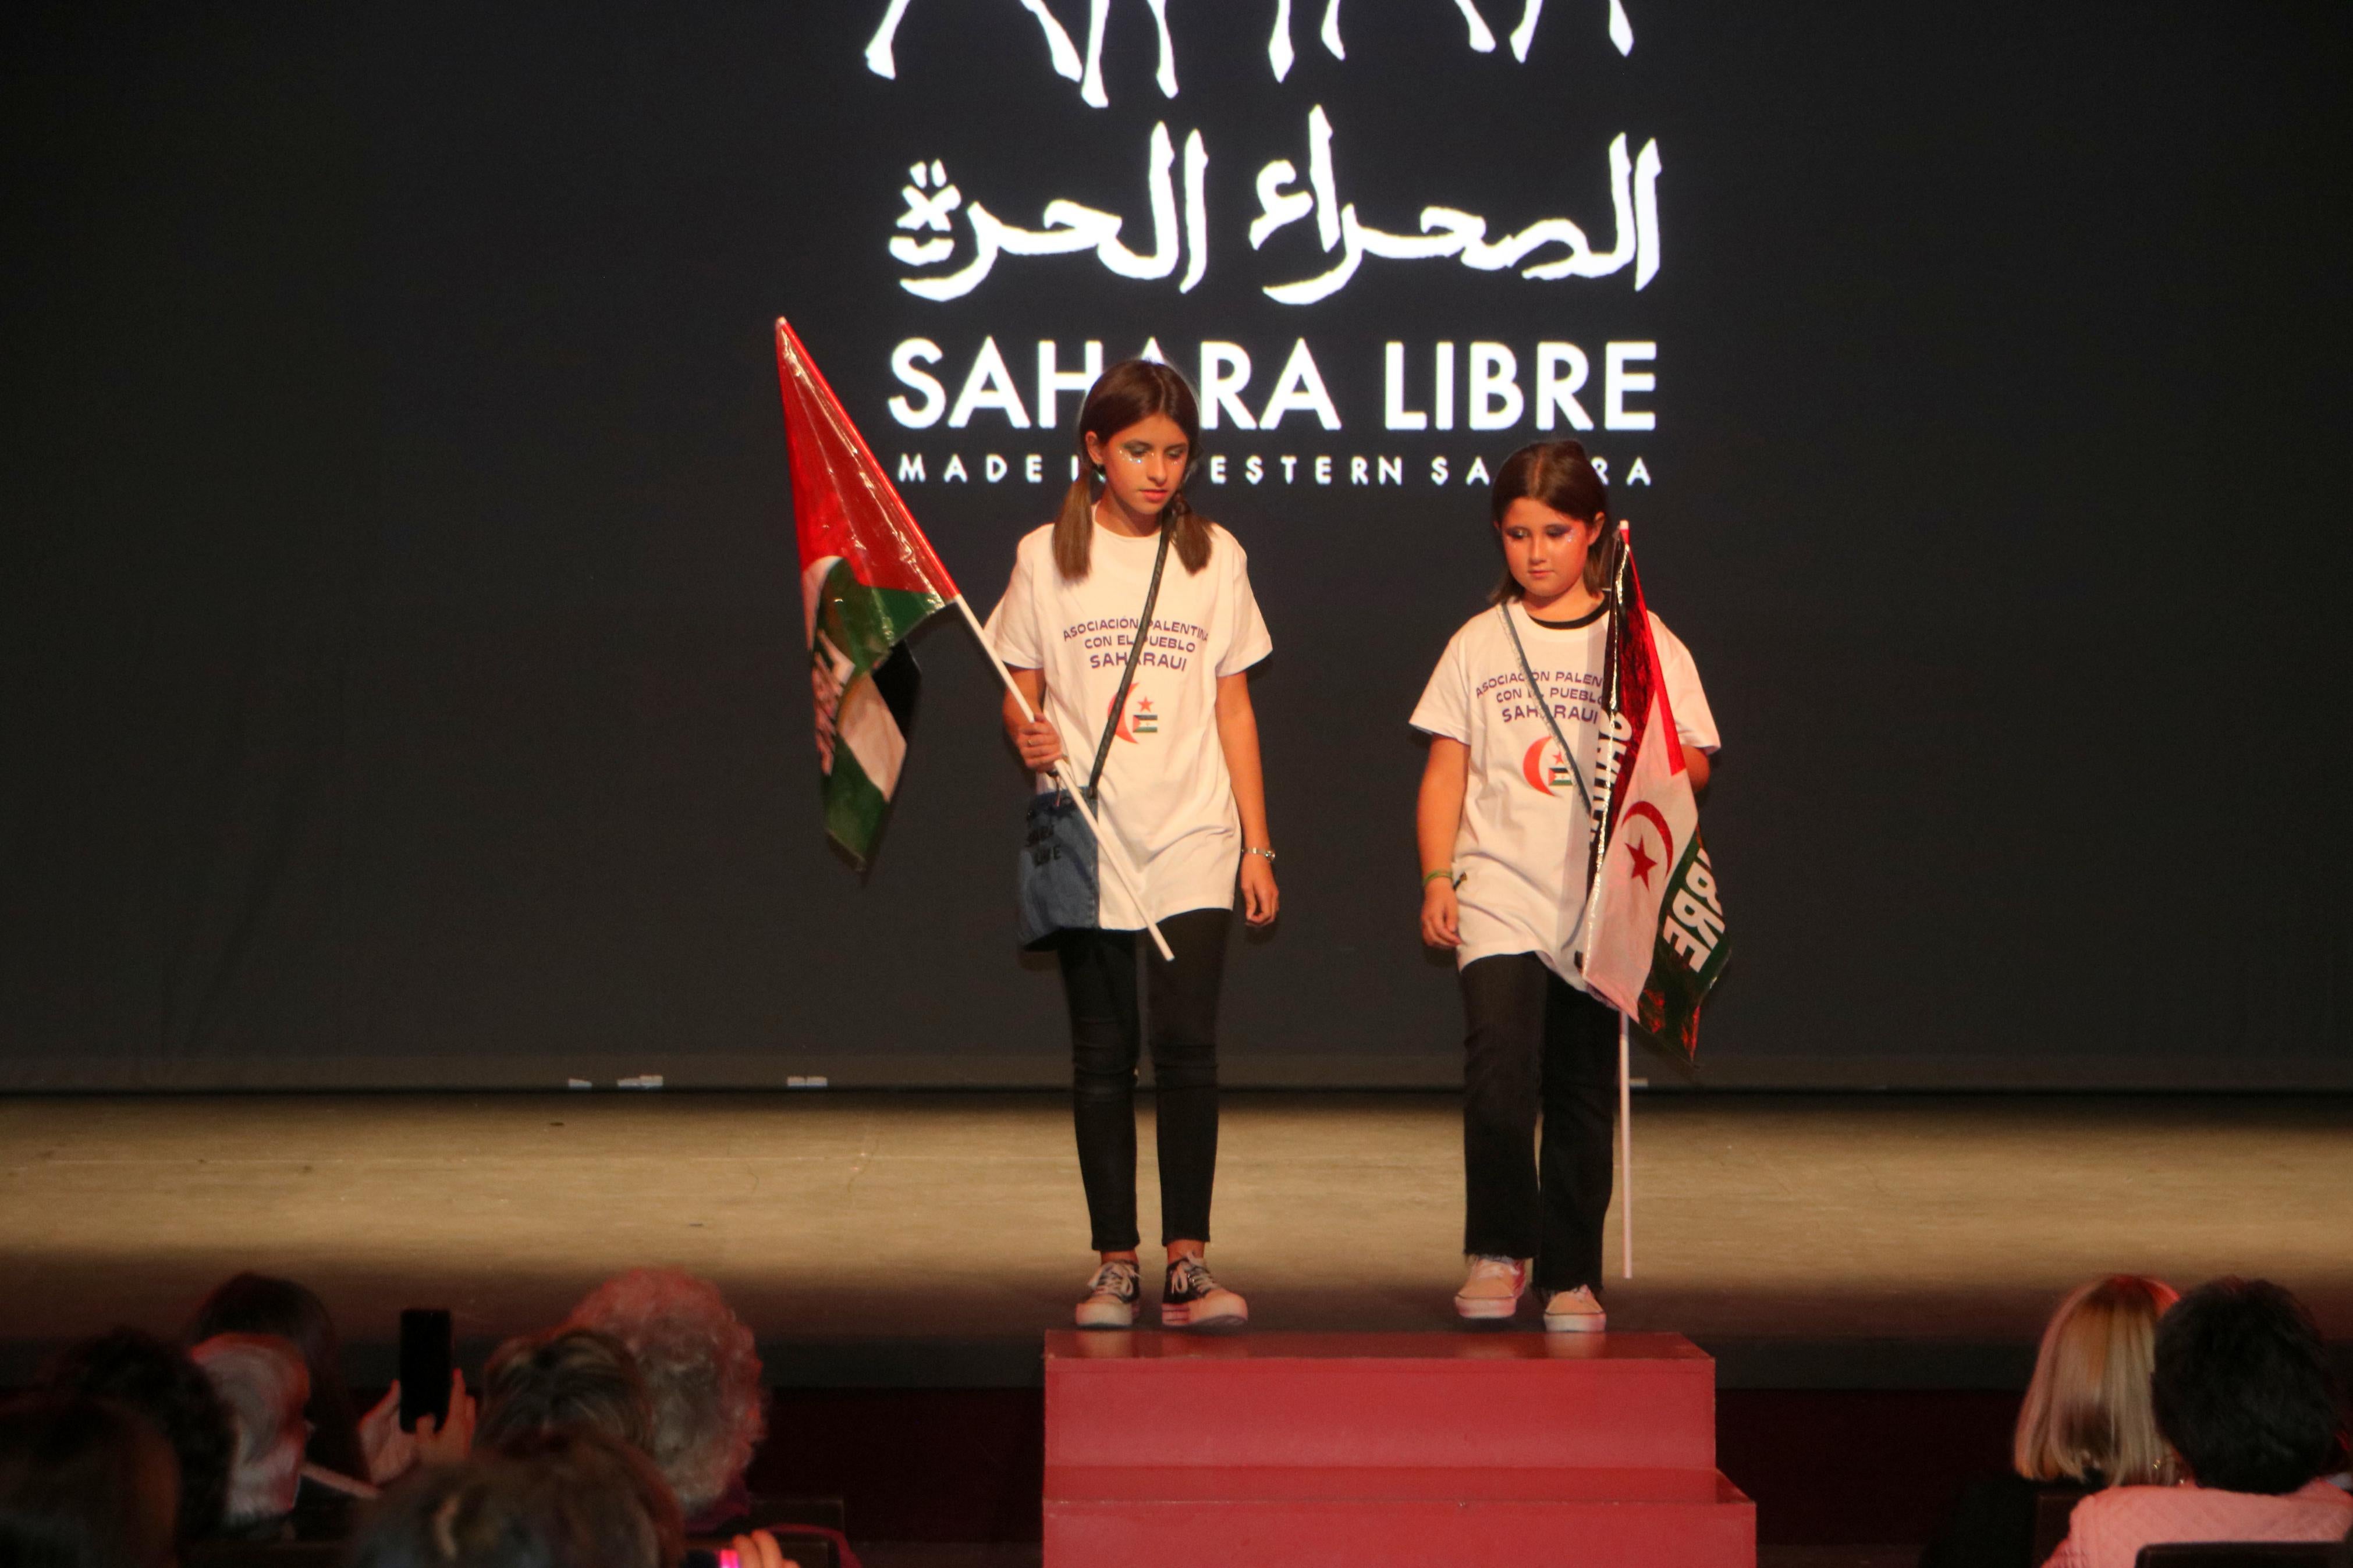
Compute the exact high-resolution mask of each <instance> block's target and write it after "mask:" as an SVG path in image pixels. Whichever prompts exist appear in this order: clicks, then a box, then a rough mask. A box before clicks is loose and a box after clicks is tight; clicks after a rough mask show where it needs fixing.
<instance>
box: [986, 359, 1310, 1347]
mask: <svg viewBox="0 0 2353 1568" xmlns="http://www.w3.org/2000/svg"><path fill="white" fill-rule="evenodd" d="M1077 434H1078V448H1079V456H1080V459H1081V466H1080V471H1079V477H1078V479H1076V480H1075V481H1074V482H1073V483H1072V484H1071V489H1070V492H1069V494H1068V495H1067V496H1066V497H1065V498H1064V500H1063V503H1062V510H1061V515H1060V517H1059V518H1058V519H1057V520H1056V521H1053V522H1051V523H1049V524H1047V525H1045V526H1044V527H1041V528H1039V529H1036V530H1034V531H1031V532H1030V533H1029V535H1028V536H1026V537H1025V538H1024V539H1023V540H1022V541H1021V544H1020V548H1019V550H1018V552H1017V554H1016V557H1015V561H1014V567H1013V578H1012V581H1011V583H1010V584H1008V586H1007V588H1006V591H1005V597H1004V598H1003V600H1001V601H1000V602H999V603H998V605H997V608H996V610H995V611H994V612H992V613H991V615H990V616H989V618H988V635H989V638H990V640H991V641H992V642H993V643H994V644H995V646H996V648H997V653H998V655H999V656H1000V657H1001V658H1004V660H1005V662H1006V664H1007V665H1008V667H1009V668H1011V670H1012V674H1013V679H1014V683H1015V684H1016V685H1017V686H1018V687H1019V688H1020V690H1021V692H1022V694H1023V696H1025V697H1026V698H1027V699H1028V700H1029V706H1030V709H1031V710H1032V711H1033V712H1034V713H1035V714H1036V715H1037V717H1036V718H1034V719H1029V718H1025V716H1024V715H1023V713H1022V711H1021V708H1020V705H1019V704H1018V703H1017V702H1015V701H1014V700H1012V699H1011V698H1010V697H1008V699H1007V700H1006V704H1005V728H1006V732H1007V734H1008V735H1009V736H1010V737H1011V738H1012V741H1013V744H1014V748H1015V749H1016V750H1017V751H1018V752H1020V754H1021V761H1022V763H1024V764H1025V765H1026V766H1028V767H1029V770H1030V771H1031V772H1032V773H1034V774H1036V775H1037V778H1038V784H1039V793H1040V796H1041V800H1040V803H1039V804H1041V805H1042V804H1044V797H1048V796H1051V795H1053V792H1054V791H1055V789H1056V788H1057V786H1056V785H1055V784H1054V782H1053V781H1052V779H1051V778H1050V777H1049V776H1048V775H1049V773H1050V770H1051V769H1052V768H1053V766H1054V764H1055V763H1056V761H1057V760H1058V759H1059V758H1060V757H1061V756H1063V755H1064V753H1065V751H1066V749H1067V751H1068V752H1069V755H1070V756H1071V761H1072V763H1074V764H1075V766H1076V770H1077V772H1078V773H1080V774H1082V775H1090V776H1092V779H1093V781H1094V782H1093V784H1092V785H1091V786H1090V787H1091V789H1092V793H1093V803H1094V810H1095V813H1096V816H1097V818H1098V820H1100V821H1101V823H1102V824H1103V831H1104V832H1105V833H1106V834H1108V835H1113V836H1115V837H1117V839H1118V840H1119V842H1120V844H1121V845H1122V846H1124V848H1125V850H1126V852H1127V855H1128V857H1129V858H1130V859H1131V860H1132V861H1133V862H1134V865H1135V867H1136V868H1138V870H1139V871H1140V873H1141V879H1142V900H1143V901H1142V902H1141V904H1139V903H1138V901H1137V900H1135V899H1134V898H1131V897H1130V896H1129V894H1128V892H1127V890H1126V889H1124V887H1123V886H1122V885H1121V883H1120V882H1119V881H1118V880H1117V879H1103V880H1102V881H1101V882H1100V883H1099V884H1098V883H1097V882H1096V881H1095V880H1094V879H1093V878H1092V874H1089V875H1088V876H1087V877H1086V879H1085V881H1084V887H1083V894H1084V896H1083V899H1082V901H1081V906H1080V907H1079V908H1077V909H1076V910H1073V909H1072V907H1071V903H1070V901H1069V900H1056V899H1053V898H1044V899H1040V900H1036V901H1035V902H1032V901H1030V900H1029V892H1028V891H1027V889H1025V895H1024V897H1025V907H1026V908H1029V909H1032V910H1044V911H1045V912H1044V913H1042V914H1039V915H1037V916H1035V918H1033V919H1031V920H1030V922H1029V923H1030V925H1031V926H1033V927H1044V928H1046V929H1044V930H1043V931H1039V932H1037V941H1036V945H1039V946H1051V947H1052V948H1053V950H1054V952H1055V955H1056V957H1057V959H1058V960H1059V962H1060V969H1061V975H1062V988H1063V994H1064V996H1065V998H1066V999H1067V1000H1068V1002H1069V1005H1070V1015H1071V1061H1072V1068H1073V1075H1072V1076H1073V1089H1072V1115H1073V1121H1074V1122H1075V1125H1076V1130H1077V1135H1078V1146H1079V1169H1080V1173H1081V1176H1082V1179H1083V1182H1084V1184H1085V1187H1086V1194H1087V1212H1088V1216H1089V1220H1090V1224H1091V1226H1092V1233H1093V1241H1092V1245H1093V1247H1094V1248H1095V1250H1096V1252H1097V1254H1098V1255H1099V1266H1098V1267H1097V1268H1096V1270H1095V1273H1094V1276H1093V1278H1092V1279H1091V1280H1089V1282H1088V1285H1087V1292H1086V1296H1085V1298H1084V1300H1082V1301H1081V1302H1080V1303H1079V1305H1078V1309H1077V1320H1078V1322H1079V1325H1080V1326H1081V1327H1082V1328H1125V1327H1127V1326H1129V1325H1130V1324H1132V1323H1133V1322H1134V1321H1135V1311H1136V1304H1137V1301H1138V1299H1139V1297H1140V1295H1141V1289H1140V1282H1139V1279H1138V1267H1139V1266H1138V1260H1137V1257H1136V1246H1137V1243H1138V1241H1139V1239H1140V1237H1139V1236H1138V1233H1137V1230H1136V1217H1135V1112H1134V1093H1135V1068H1136V1060H1137V1057H1138V1054H1139V1051H1140V1048H1141V1046H1142V1037H1143V1036H1144V1034H1145V1024H1144V1019H1145V1017H1146V1016H1148V1017H1149V1020H1150V1024H1149V1033H1150V1037H1151V1047H1152V1066H1153V1079H1154V1098H1155V1121H1156V1123H1157V1131H1158V1143H1159V1149H1158V1152H1159V1161H1160V1215H1161V1242H1162V1244H1163V1246H1164V1247H1165V1248H1166V1253H1167V1275H1166V1286H1165V1289H1163V1291H1162V1294H1161V1299H1160V1314H1161V1321H1162V1323H1163V1324H1164V1325H1166V1326H1168V1327H1173V1328H1229V1327H1238V1326H1240V1324H1242V1323H1244V1322H1246V1321H1248V1319H1249V1315H1250V1310H1249V1307H1248V1305H1247V1304H1246V1303H1245V1302H1244V1301H1243V1300H1242V1298H1241V1297H1240V1295H1239V1294H1238V1293H1236V1292H1235V1291H1233V1290H1230V1289H1226V1288H1225V1287H1224V1286H1222V1285H1220V1284H1219V1283H1218V1281H1217V1279H1216V1278H1215V1277H1214V1276H1212V1275H1211V1274H1210V1273H1209V1271H1208V1264H1207V1262H1206V1260H1205V1257H1204V1254H1205V1251H1206V1248H1207V1247H1208V1240H1209V1196H1210V1188H1211V1185H1212V1183H1213V1180H1214V1177H1215V1174H1216V1170H1217V1158H1218V1064H1217V1007H1218V990H1219V981H1220V979H1221V977H1222V975H1223V973H1224V966H1225V952H1226V940H1227V934H1228V931H1229V927H1230V926H1231V924H1232V921H1233V910H1234V905H1235V899H1236V893H1237V890H1239V892H1240V903H1241V908H1242V912H1243V917H1244V918H1245V919H1246V920H1248V921H1250V924H1252V925H1266V924H1268V923H1270V922H1271V921H1273V919H1274V917H1275V910H1276V907H1277V902H1278V900H1277V894H1276V890H1275V883H1274V847H1273V841H1272V840H1271V838H1270V837H1268V833H1267V825H1266V791H1265V786H1264V784H1263V780H1262V776H1261V770H1260V765H1259V745H1258V720H1257V717H1256V715H1255V714H1254V713H1253V711H1252V710H1251V708H1250V679H1249V677H1248V675H1247V674H1246V673H1245V671H1247V670H1248V669H1249V668H1250V666H1252V665H1254V664H1256V663H1258V661H1259V660H1261V659H1262V658H1265V657H1266V656H1267V654H1268V653H1269V652H1270V651H1271V648H1272V647H1273V645H1272V643H1271V641H1270V640H1269V638H1268V637H1267V633H1266V623H1265V622H1264V620H1263V619H1261V616H1260V615H1259V609H1258V601H1257V600H1256V599H1255V598H1254V597H1253V596H1252V595H1251V593H1250V571H1249V563H1248V560H1247V558H1246V557H1245V556H1244V555H1243V553H1242V548H1241V546H1240V544H1238V543H1236V542H1235V541H1234V537H1233V535H1232V534H1230V533H1228V532H1227V531H1225V530H1224V529H1222V528H1220V527H1219V526H1218V525H1217V524H1216V523H1214V522H1211V521H1208V519H1207V518H1204V517H1202V516H1201V515H1200V514H1199V513H1198V512H1196V511H1195V510H1193V509H1192V507H1191V505H1190V504H1189V503H1188V501H1187V499H1186V494H1185V481H1186V479H1187V477H1189V475H1190V474H1191V473H1192V471H1193V469H1194V468H1195V467H1196V466H1197V464H1198V456H1199V453H1198V448H1199V446H1200V418H1199V414H1198V405H1197V404H1196V402H1195V399H1194V395H1193V389H1192V387H1191V386H1190V385H1188V384H1187V383H1186V380H1185V378H1184V377H1183V376H1182V375H1180V374H1177V373H1176V371H1174V370H1172V369H1170V368H1169V367H1168V366H1166V365H1165V364H1161V363H1157V362H1154V361H1148V360H1128V361H1126V362H1124V363H1120V364H1115V365H1113V366H1112V367H1111V368H1110V369H1109V370H1107V371H1105V372H1104V373H1103V376H1102V378H1101V379H1099V380H1098V381H1097V382H1096V383H1095V384H1094V387H1093V389H1092V391H1090V392H1089V393H1088V394H1087V397H1086V402H1085V405H1083V406H1082V408H1081V409H1080V411H1079V421H1078V432H1077ZM1172 557H1173V559H1172ZM1038 816H1039V814H1038V813H1037V812H1036V811H1035V810H1033V824H1034V823H1035V822H1036V821H1037V820H1038ZM1057 850H1058V846H1057V845H1056V844H1055V843H1054V842H1053V841H1052V840H1051V839H1050V837H1049V836H1048V835H1047V834H1046V833H1045V831H1044V830H1041V829H1039V828H1038V827H1036V826H1033V829H1032V858H1033V863H1034V866H1035V868H1038V869H1039V870H1043V871H1050V870H1053V869H1054V867H1053V866H1051V865H1050V864H1049V862H1050V860H1051V859H1053V858H1054V857H1055V856H1056V854H1057ZM1029 869H1030V868H1025V870H1029ZM1147 920H1149V921H1156V922H1157V923H1158V925H1159V927H1160V929H1161V931H1162V932H1163V933H1164V934H1165V936H1166V939H1167V942H1168V944H1169V948H1170V950H1171V952H1173V953H1174V957H1173V959H1162V958H1161V957H1160V956H1159V955H1158V953H1157V952H1154V951H1152V950H1150V949H1149V948H1146V949H1145V951H1144V953H1143V958H1144V964H1143V969H1144V974H1143V984H1142V986H1141V988H1139V984H1138V975H1137V959H1138V943H1137V941H1136V938H1137V935H1138V933H1139V931H1141V928H1142V927H1143V926H1144V925H1145V922H1146V921H1147ZM1147 998H1148V1002H1149V1005H1148V1006H1146V1005H1145V1002H1146V999H1147Z"/></svg>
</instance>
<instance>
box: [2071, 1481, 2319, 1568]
mask: <svg viewBox="0 0 2353 1568" xmlns="http://www.w3.org/2000/svg"><path fill="white" fill-rule="evenodd" d="M2348 1529H2353V1496H2348V1495H2347V1494H2346V1493H2344V1492H2341V1491H2339V1490H2337V1489H2336V1488H2335V1487H2333V1486H2330V1485H2329V1484H2328V1483H2327V1481H2306V1483H2305V1484H2304V1485H2303V1486H2302V1487H2300V1488H2298V1489H2296V1490H2295V1491H2292V1492H2289V1493H2287V1494H2286V1495H2285V1496H2284V1497H2265V1496H2263V1495H2262V1494H2261V1493H2258V1492H2226V1491H2219V1490H2211V1489H2207V1488H2205V1487H2110V1488H2109V1489H2107V1490H2105V1491H2104V1492H2094V1493H2093V1494H2092V1495H2091V1496H2090V1497H2087V1498H2085V1499H2084V1500H2083V1501H2082V1502H2079V1503H2077V1504H2076V1505H2075V1511H2074V1513H2073V1516H2071V1517H2070V1518H2069V1520H2068V1521H2067V1539H2066V1540H2064V1541H2063V1542H2060V1543H2059V1550H2058V1551H2056V1552H2052V1554H2051V1562H2050V1564H2049V1568H2133V1559H2134V1558H2135V1557H2137V1556H2138V1555H2139V1554H2140V1549H2141V1548H2142V1547H2144V1546H2153V1545H2156V1544H2157V1543H2158V1542H2166V1541H2337V1540H2339V1539H2341V1538H2342V1537H2343V1536H2344V1534H2345V1532H2346V1531H2347V1530H2348Z"/></svg>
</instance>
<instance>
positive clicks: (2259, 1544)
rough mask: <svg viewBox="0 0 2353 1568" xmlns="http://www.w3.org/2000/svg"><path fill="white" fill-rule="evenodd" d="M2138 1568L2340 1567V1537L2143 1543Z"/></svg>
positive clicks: (2137, 1561)
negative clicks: (2306, 1539) (2337, 1539)
mask: <svg viewBox="0 0 2353 1568" xmlns="http://www.w3.org/2000/svg"><path fill="white" fill-rule="evenodd" d="M2133 1561H2134V1563H2135V1565H2136V1568H2338V1565H2339V1564H2341V1563H2343V1562H2344V1561H2345V1543H2344V1542H2339V1541H2168V1542H2162V1543H2160V1544H2158V1545H2155V1546H2144V1547H2142V1548H2141V1549H2140V1555H2139V1556H2138V1557H2137V1558H2135V1559H2134V1560H2133Z"/></svg>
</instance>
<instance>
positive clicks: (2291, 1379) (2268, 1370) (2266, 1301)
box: [2150, 1279, 2345, 1495]
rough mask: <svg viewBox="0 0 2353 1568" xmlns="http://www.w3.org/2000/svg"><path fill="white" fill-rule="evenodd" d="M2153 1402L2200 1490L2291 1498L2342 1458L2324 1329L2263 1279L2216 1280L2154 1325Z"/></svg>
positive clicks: (2338, 1402) (2338, 1405)
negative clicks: (2285, 1495) (2210, 1489)
mask: <svg viewBox="0 0 2353 1568" xmlns="http://www.w3.org/2000/svg"><path fill="white" fill-rule="evenodd" d="M2150 1394H2151V1398H2152V1399H2153V1401H2154V1403H2155V1405H2156V1407H2157V1425H2158V1430H2160V1431H2162V1432H2163V1433H2164V1434H2165V1436H2166V1440H2167V1441H2168V1442H2170V1443H2171V1444H2172V1445H2173V1447H2174V1448H2175V1450H2176V1451H2177V1452H2179V1454H2180V1456H2181V1458H2182V1462H2183V1463H2184V1464H2186V1465H2188V1466H2189V1475H2190V1479H2192V1480H2194V1481H2196V1482H2197V1483H2198V1484H2199V1485H2200V1486H2201V1487H2213V1488H2217V1489H2221V1490H2223V1491H2234V1492H2267V1493H2271V1494H2274V1495H2277V1494H2279V1493H2283V1492H2292V1491H2294V1490H2295V1489H2297V1488H2298V1487H2301V1486H2303V1485H2304V1484H2305V1483H2306V1481H2309V1480H2311V1479H2313V1478H2314V1477H2316V1476H2319V1475H2322V1474H2325V1473H2326V1472H2327V1471H2328V1470H2329V1469H2331V1468H2334V1467H2335V1465H2336V1464H2337V1460H2338V1458H2339V1456H2340V1455H2341V1454H2342V1453H2343V1451H2344V1433H2345V1419H2344V1417H2345V1413H2344V1409H2343V1404H2342V1399H2341V1396H2340V1394H2339V1392H2338V1389H2337V1378H2336V1374H2335V1373H2333V1372H2332V1371H2331V1370H2330V1368H2329V1364H2328V1356H2327V1351H2326V1350H2325V1349H2324V1347H2323V1345H2322V1343H2321V1338H2320V1329H2319V1327H2318V1325H2316V1323H2314V1322H2313V1321H2312V1314H2311V1313H2309V1312H2307V1311H2306V1310H2304V1304H2303V1303H2302V1302H2300V1301H2298V1300H2296V1299H2295V1297H2294V1296H2291V1295H2289V1294H2288V1293H2287V1291H2285V1290H2284V1289H2281V1288H2280V1287H2279V1286H2277V1285H2274V1284H2273V1283H2272V1282H2271V1281H2269V1280H2267V1279H2215V1280H2211V1281H2209V1282H2208V1283H2206V1284H2204V1285H2200V1287H2199V1288H2198V1289H2195V1290H2192V1291H2191V1292H2189V1294H2188V1295H2187V1296H2184V1297H2183V1298H2182V1299H2181V1300H2180V1303H2179V1305H2177V1306H2176V1307H2175V1308H2174V1309H2173V1310H2171V1311H2169V1312H2168V1313H2167V1314H2166V1315H2165V1321H2164V1322H2163V1323H2162V1324H2160V1325H2159V1326H2158V1333H2157V1373H2156V1377H2155V1379H2154V1382H2153V1384H2152V1386H2151V1389H2150Z"/></svg>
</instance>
